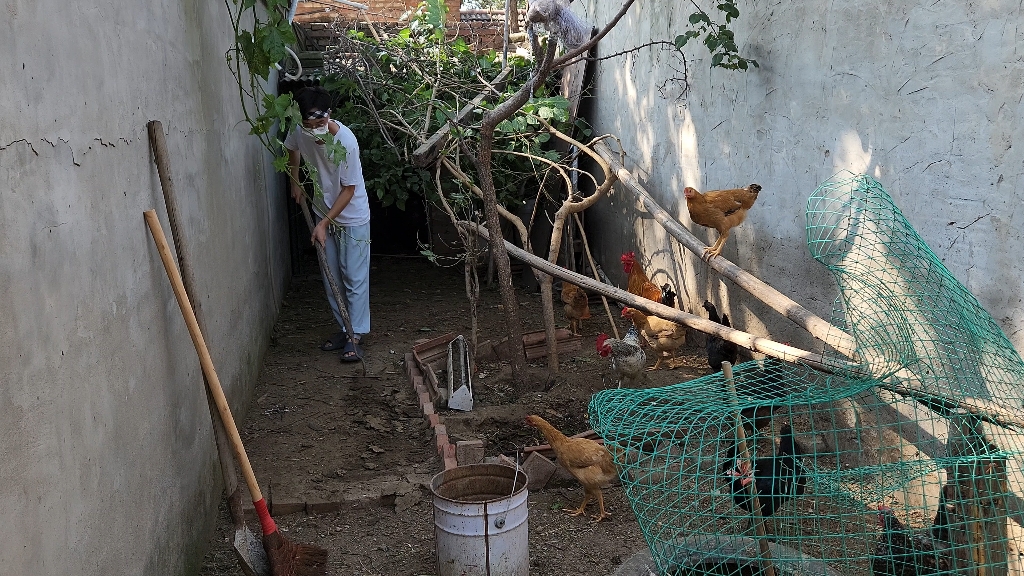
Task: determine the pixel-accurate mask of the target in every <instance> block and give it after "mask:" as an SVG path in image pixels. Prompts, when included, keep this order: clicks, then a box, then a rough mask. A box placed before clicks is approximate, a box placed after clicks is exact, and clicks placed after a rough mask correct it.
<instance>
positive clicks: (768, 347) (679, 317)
mask: <svg viewBox="0 0 1024 576" xmlns="http://www.w3.org/2000/svg"><path fill="white" fill-rule="evenodd" d="M458 225H459V226H460V227H462V228H464V229H466V230H471V231H473V232H476V233H477V234H480V235H481V236H483V237H484V238H485V239H489V236H488V233H487V229H486V228H485V227H483V226H480V225H478V224H474V223H472V222H466V221H465V220H463V221H461V222H459V223H458ZM504 244H505V251H506V252H508V254H509V256H512V257H513V258H515V259H517V260H520V261H522V262H524V263H526V264H527V265H529V266H530V267H531V268H535V269H537V270H540V271H542V272H544V273H546V274H550V275H552V276H554V277H556V278H560V279H562V280H568V281H569V282H572V283H573V284H575V285H577V286H579V287H581V288H585V289H587V290H591V291H593V292H596V293H598V294H602V295H604V296H607V297H609V298H611V299H613V300H617V301H619V302H623V303H625V304H626V305H628V306H629V307H631V308H639V309H640V310H643V311H645V312H647V313H649V314H653V315H655V316H657V317H659V318H664V319H666V320H671V321H673V322H678V323H679V324H684V325H686V326H689V327H690V328H693V329H694V330H699V331H701V332H704V333H706V334H712V335H714V336H718V337H719V338H722V339H723V340H728V341H729V342H734V343H736V344H737V345H739V346H743V347H744V348H747V349H748V350H754V351H756V352H760V353H762V354H764V355H766V356H771V357H772V358H778V359H779V360H784V361H788V362H801V363H804V364H807V365H808V366H811V367H813V368H818V369H820V370H826V371H832V370H834V369H835V368H837V367H839V366H840V364H837V362H836V361H835V360H833V359H830V358H826V357H824V356H822V355H821V354H815V353H813V352H808V351H806V350H801V349H799V348H793V347H792V346H787V345H785V344H780V343H778V342H775V341H774V340H769V339H768V338H762V337H760V336H754V335H753V334H748V333H746V332H743V331H741V330H736V329H734V328H729V327H727V326H722V325H721V324H719V323H718V322H712V321H711V320H708V319H707V318H702V317H700V316H694V315H693V314H688V313H686V312H683V311H682V310H678V309H676V308H669V307H668V306H665V305H664V304H661V303H659V302H655V301H653V300H648V299H647V298H642V297H640V296H636V295H635V294H630V293H629V292H626V291H625V290H620V289H618V288H616V287H614V286H610V285H608V284H605V283H604V282H598V281H597V280H594V279H593V278H589V277H587V276H584V275H582V274H579V273H576V272H573V271H571V270H568V269H566V268H562V267H561V266H558V265H557V264H552V263H550V262H548V261H547V260H545V259H544V258H541V257H539V256H535V255H533V254H530V253H529V252H526V251H525V250H522V249H520V248H519V247H517V246H515V245H514V244H512V243H510V242H508V241H505V242H504ZM843 366H846V365H845V364H843Z"/></svg>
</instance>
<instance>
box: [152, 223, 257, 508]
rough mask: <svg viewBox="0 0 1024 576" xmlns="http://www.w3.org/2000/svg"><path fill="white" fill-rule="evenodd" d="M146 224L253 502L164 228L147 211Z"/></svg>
mask: <svg viewBox="0 0 1024 576" xmlns="http://www.w3.org/2000/svg"><path fill="white" fill-rule="evenodd" d="M145 216H146V225H148V226H149V231H150V233H152V234H153V241H154V242H156V248H157V251H159V252H160V260H162V261H163V263H164V269H165V270H166V271H167V278H168V279H169V280H170V281H171V288H173V289H174V297H175V298H176V299H177V300H178V307H179V308H181V315H182V316H184V317H185V325H186V326H188V333H189V335H190V336H192V344H194V345H195V347H196V352H197V353H198V354H199V365H200V366H202V368H203V375H204V376H206V381H207V382H208V383H209V385H210V393H211V394H212V395H213V400H214V402H215V403H216V404H217V410H218V411H219V412H220V418H221V420H222V421H223V422H224V429H225V431H226V432H227V433H228V438H229V439H230V440H231V448H232V449H233V450H234V452H235V457H236V458H238V465H239V466H240V467H241V468H242V475H243V476H245V483H246V485H247V486H248V487H249V495H250V496H251V497H252V501H253V502H258V501H260V500H262V499H263V494H262V493H261V492H260V486H259V484H257V483H256V474H254V473H253V471H252V466H251V465H250V464H249V457H248V456H246V455H245V446H243V445H242V437H241V436H239V435H238V428H237V427H236V426H235V419H234V418H232V417H231V407H230V406H228V401H227V398H225V397H224V390H223V389H222V388H221V387H220V379H218V378H217V371H216V370H214V368H213V360H212V359H211V358H210V351H209V350H208V349H207V348H206V340H204V339H203V332H202V331H201V330H200V329H199V322H198V321H196V315H195V313H193V312H192V304H191V303H189V300H188V294H186V293H185V286H184V284H182V282H181V276H180V275H179V274H178V267H177V266H176V265H175V264H174V256H172V255H171V247H170V246H168V245H167V238H166V237H165V236H164V229H163V228H162V227H161V226H160V219H159V218H157V215H156V210H146V212H145Z"/></svg>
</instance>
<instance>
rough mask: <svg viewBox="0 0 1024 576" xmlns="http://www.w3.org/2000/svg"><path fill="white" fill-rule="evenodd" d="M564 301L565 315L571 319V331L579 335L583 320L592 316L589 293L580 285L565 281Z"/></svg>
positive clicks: (563, 286)
mask: <svg viewBox="0 0 1024 576" xmlns="http://www.w3.org/2000/svg"><path fill="white" fill-rule="evenodd" d="M562 303H564V304H565V317H566V319H568V320H569V331H570V332H572V333H573V335H575V336H579V335H580V331H581V330H582V329H583V321H584V320H586V319H587V318H590V304H589V303H588V302H587V293H586V292H584V291H583V289H582V288H580V287H579V286H577V285H575V284H572V283H570V282H565V281H563V282H562Z"/></svg>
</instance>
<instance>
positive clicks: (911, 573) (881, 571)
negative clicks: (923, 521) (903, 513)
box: [871, 506, 950, 576]
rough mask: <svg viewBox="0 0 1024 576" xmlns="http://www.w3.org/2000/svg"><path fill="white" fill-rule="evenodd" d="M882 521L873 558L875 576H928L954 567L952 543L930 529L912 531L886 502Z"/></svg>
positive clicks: (879, 517) (881, 508) (882, 511)
mask: <svg viewBox="0 0 1024 576" xmlns="http://www.w3.org/2000/svg"><path fill="white" fill-rule="evenodd" d="M942 510H943V508H942V507H940V509H939V511H940V512H941V511H942ZM878 522H879V524H881V525H882V534H881V535H880V536H879V537H878V543H877V544H875V552H874V554H873V555H872V559H871V573H872V574H874V575H875V576H926V575H928V574H937V573H939V572H945V571H948V570H949V569H950V554H949V546H948V545H946V544H944V543H941V542H936V541H935V540H934V539H933V538H932V537H931V535H929V534H928V533H927V531H924V532H912V531H911V530H910V529H908V528H907V527H906V526H905V525H904V524H903V523H902V522H900V520H899V518H896V515H895V514H893V512H892V509H891V508H888V507H886V506H881V507H879V508H878Z"/></svg>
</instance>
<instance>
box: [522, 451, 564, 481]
mask: <svg viewBox="0 0 1024 576" xmlns="http://www.w3.org/2000/svg"><path fill="white" fill-rule="evenodd" d="M555 468H557V466H556V465H555V463H554V462H552V461H551V460H548V459H547V458H545V457H543V456H541V455H540V454H539V453H537V452H531V453H530V455H529V456H527V457H526V461H524V462H523V471H524V472H526V477H527V479H528V480H527V487H528V488H529V489H530V490H540V489H541V488H543V487H544V486H545V485H547V483H548V480H549V479H550V478H551V475H552V474H554V473H555Z"/></svg>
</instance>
